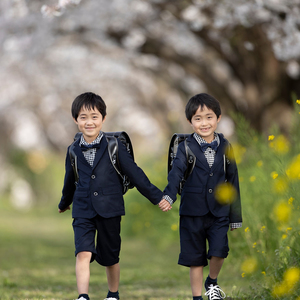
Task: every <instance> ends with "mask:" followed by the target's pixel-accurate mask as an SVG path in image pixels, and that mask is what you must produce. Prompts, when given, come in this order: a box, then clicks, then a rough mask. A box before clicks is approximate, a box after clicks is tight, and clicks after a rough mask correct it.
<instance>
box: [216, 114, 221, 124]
mask: <svg viewBox="0 0 300 300" xmlns="http://www.w3.org/2000/svg"><path fill="white" fill-rule="evenodd" d="M221 118H222V115H219V118H218V120H217V122H218V123H219V122H220V120H221Z"/></svg>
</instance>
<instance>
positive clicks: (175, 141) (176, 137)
mask: <svg viewBox="0 0 300 300" xmlns="http://www.w3.org/2000/svg"><path fill="white" fill-rule="evenodd" d="M189 136H190V134H184V133H175V134H173V136H172V138H171V142H170V146H169V152H168V173H169V172H170V171H171V169H172V166H173V161H174V159H175V157H176V154H177V151H178V146H179V144H180V143H181V142H184V148H185V154H186V162H187V169H186V171H185V173H184V176H183V178H182V180H181V182H180V185H179V191H178V194H179V195H181V192H182V189H183V186H184V184H185V182H186V180H187V178H188V177H189V175H190V174H191V173H192V171H193V169H194V166H195V163H196V156H195V154H194V153H193V152H192V150H191V149H190V147H189V146H188V142H187V140H186V139H187V138H188V137H189Z"/></svg>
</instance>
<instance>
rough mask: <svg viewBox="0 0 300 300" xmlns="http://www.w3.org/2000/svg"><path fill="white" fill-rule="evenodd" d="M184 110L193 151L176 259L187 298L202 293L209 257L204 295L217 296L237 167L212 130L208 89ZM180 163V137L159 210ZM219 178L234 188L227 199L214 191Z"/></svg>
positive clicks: (172, 193) (237, 207)
mask: <svg viewBox="0 0 300 300" xmlns="http://www.w3.org/2000/svg"><path fill="white" fill-rule="evenodd" d="M185 113H186V118H187V120H188V122H189V123H190V125H191V127H192V129H193V131H194V133H193V134H191V135H190V136H189V137H188V138H187V144H188V147H189V148H190V149H191V151H192V152H193V153H194V155H195V156H196V163H195V167H194V169H193V171H192V173H191V174H190V176H189V177H188V179H187V180H186V183H185V185H184V187H183V190H182V194H181V203H180V211H179V214H180V248H181V252H180V255H179V261H178V264H180V265H183V266H187V267H189V268H190V283H191V289H192V294H193V300H200V299H203V298H202V296H201V294H202V284H203V268H204V267H205V266H206V265H207V264H208V263H207V259H209V260H210V262H209V275H208V277H207V278H206V281H205V289H206V293H205V295H206V296H208V299H209V300H217V299H223V298H225V293H224V292H223V291H222V290H221V288H220V287H219V286H218V284H217V277H218V275H219V272H220V270H221V267H222V265H223V262H224V258H226V257H227V255H228V251H229V247H228V238H227V231H228V229H229V226H230V227H231V230H234V229H236V228H239V227H241V226H242V214H241V201H240V193H239V181H238V172H237V167H236V163H235V160H234V156H233V153H232V148H231V146H230V144H229V143H228V141H227V140H226V139H225V138H224V136H223V135H222V134H220V133H216V132H215V131H216V129H217V125H218V123H219V122H220V120H221V108H220V104H219V102H218V101H217V100H216V99H215V98H214V97H212V96H210V95H208V94H205V93H202V94H198V95H195V96H194V97H192V98H191V99H190V100H189V101H188V103H187V105H186V109H185ZM225 153H227V154H226V156H225ZM228 153H229V154H230V155H228ZM186 169H187V158H186V152H185V148H184V143H181V144H179V146H178V151H177V154H176V158H175V159H174V161H173V166H172V169H171V171H170V173H169V175H168V185H167V187H166V188H165V190H164V197H163V199H164V200H162V201H161V202H160V204H159V206H160V208H161V209H162V210H163V211H167V210H169V209H170V208H171V204H173V202H174V201H175V200H176V194H177V192H178V190H179V185H180V182H181V179H182V178H183V177H184V173H185V171H186ZM225 182H226V184H229V185H231V186H232V187H234V189H235V191H236V197H235V199H233V201H232V202H230V203H229V202H228V203H227V204H224V203H220V202H218V200H217V197H216V194H215V191H216V189H217V188H218V186H220V185H221V184H224V183H225ZM206 241H208V246H209V249H208V251H207V249H206Z"/></svg>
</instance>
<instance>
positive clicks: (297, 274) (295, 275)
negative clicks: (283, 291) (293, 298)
mask: <svg viewBox="0 0 300 300" xmlns="http://www.w3.org/2000/svg"><path fill="white" fill-rule="evenodd" d="M299 280H300V269H299V268H296V267H291V268H289V269H288V270H286V271H285V273H284V275H283V282H284V283H285V285H286V286H287V287H288V288H289V289H292V288H293V287H294V286H295V285H296V284H297V283H298V282H299Z"/></svg>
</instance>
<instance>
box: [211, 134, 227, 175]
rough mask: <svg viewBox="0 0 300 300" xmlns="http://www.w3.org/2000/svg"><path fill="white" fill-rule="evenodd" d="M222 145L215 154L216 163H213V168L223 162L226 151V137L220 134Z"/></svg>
mask: <svg viewBox="0 0 300 300" xmlns="http://www.w3.org/2000/svg"><path fill="white" fill-rule="evenodd" d="M219 138H220V145H219V146H218V149H217V153H216V155H215V161H214V164H213V165H212V167H211V169H212V170H214V169H215V168H216V167H217V166H218V165H219V164H223V154H224V153H225V149H224V147H225V143H224V139H223V138H222V137H221V136H220V134H219Z"/></svg>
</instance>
